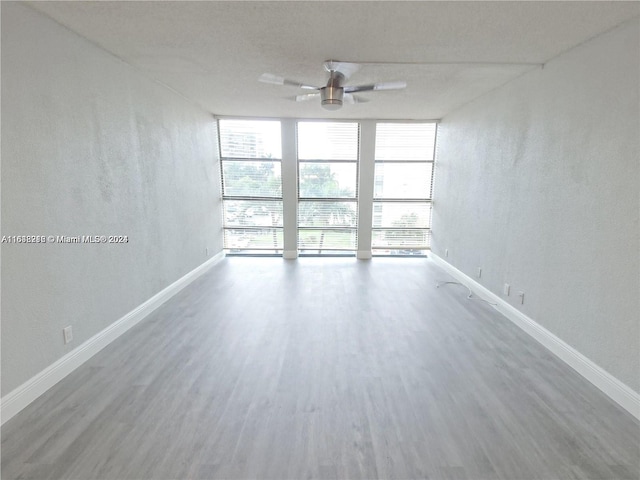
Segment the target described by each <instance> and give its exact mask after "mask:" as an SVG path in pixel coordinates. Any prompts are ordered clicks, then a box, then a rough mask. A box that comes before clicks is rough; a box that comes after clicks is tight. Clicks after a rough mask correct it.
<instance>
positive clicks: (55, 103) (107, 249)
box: [2, 2, 222, 396]
mask: <svg viewBox="0 0 640 480" xmlns="http://www.w3.org/2000/svg"><path fill="white" fill-rule="evenodd" d="M218 168H219V160H218V153H217V146H216V133H215V124H214V121H213V117H212V116H211V115H210V114H209V113H207V112H204V111H203V110H200V109H198V108H196V107H194V106H192V105H190V104H189V103H187V102H186V101H185V100H183V99H182V98H180V97H179V96H177V95H176V94H174V93H172V92H171V91H169V90H167V89H166V88H164V87H162V86H159V85H157V84H155V83H153V82H151V81H149V80H147V79H146V78H144V77H142V76H141V75H139V74H138V73H136V71H134V70H133V69H132V68H130V67H129V66H127V65H126V64H124V63H123V62H121V61H119V60H117V59H115V58H114V57H112V56H111V55H109V54H108V53H106V52H105V51H103V50H101V49H99V48H97V47H96V46H94V45H93V44H91V43H89V42H87V41H85V40H84V39H82V38H80V37H79V36H77V35H75V34H74V33H72V32H70V31H69V30H67V29H65V28H63V27H61V26H60V25H58V24H57V23H55V22H53V21H51V20H50V19H48V18H46V17H44V16H42V15H41V14H39V13H37V12H35V11H33V10H31V9H30V8H29V7H27V6H24V5H19V4H13V3H7V2H2V234H3V235H110V234H118V235H128V237H129V243H127V244H123V245H88V244H80V245H76V244H71V245H62V244H51V243H47V244H44V245H9V244H4V245H2V395H3V396H4V395H5V394H7V393H8V392H10V391H11V390H13V389H14V388H16V387H18V386H19V385H20V384H22V383H23V382H25V381H26V380H28V379H29V378H31V377H32V376H33V375H35V374H36V373H38V372H40V371H41V370H43V369H44V368H45V367H47V366H48V365H50V364H51V363H53V362H54V361H55V360H57V359H58V358H60V357H62V356H63V355H64V354H65V353H67V352H69V351H70V350H71V349H73V348H74V347H76V346H78V345H80V344H81V343H82V342H84V341H85V340H87V339H89V338H90V337H91V336H93V335H94V334H96V333H97V332H99V331H101V330H102V329H104V328H105V327H107V326H109V325H110V324H112V323H113V322H114V321H116V320H117V319H119V318H120V317H121V316H123V315H124V314H126V313H127V312H129V311H131V310H132V309H134V308H135V307H137V306H138V305H140V304H141V303H142V302H144V301H145V300H147V299H149V298H150V297H151V296H153V295H154V294H156V293H157V292H159V291H160V290H162V289H163V288H164V287H166V286H168V285H169V284H171V283H172V282H174V281H175V280H177V279H178V278H180V277H181V276H183V275H184V274H186V273H187V272H189V271H191V270H193V269H194V268H195V267H197V266H199V265H200V264H202V263H203V262H205V261H206V259H207V256H206V253H205V249H207V248H208V250H209V257H211V256H212V255H214V254H216V253H217V252H219V251H221V249H222V234H221V218H220V217H221V213H220V210H221V209H220V204H219V197H220V191H219V174H218ZM66 325H72V326H73V331H74V337H75V338H74V341H73V342H72V343H70V344H68V345H64V344H63V340H62V338H63V337H62V328H63V327H64V326H66Z"/></svg>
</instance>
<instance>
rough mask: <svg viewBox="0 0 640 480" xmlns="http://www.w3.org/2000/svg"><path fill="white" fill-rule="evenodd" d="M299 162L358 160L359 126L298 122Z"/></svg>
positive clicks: (341, 123) (353, 124)
mask: <svg viewBox="0 0 640 480" xmlns="http://www.w3.org/2000/svg"><path fill="white" fill-rule="evenodd" d="M298 160H333V161H336V160H352V161H355V160H358V124H357V123H355V122H298Z"/></svg>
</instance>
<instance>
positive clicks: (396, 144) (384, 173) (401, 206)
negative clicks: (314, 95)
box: [218, 119, 435, 255]
mask: <svg viewBox="0 0 640 480" xmlns="http://www.w3.org/2000/svg"><path fill="white" fill-rule="evenodd" d="M218 127H219V129H218V131H219V141H220V142H219V144H220V156H221V167H222V168H221V173H222V192H223V228H224V245H225V249H226V251H227V252H229V253H243V254H247V253H249V254H250V253H256V254H282V252H283V249H284V245H283V199H282V144H281V123H280V121H277V120H240V119H219V121H218ZM359 134H360V126H359V124H358V122H354V121H349V122H347V121H345V122H336V121H331V122H327V121H299V122H297V124H296V135H297V142H296V145H297V150H296V154H297V159H296V160H297V175H298V184H297V191H298V206H297V246H296V249H297V251H298V252H299V253H300V254H301V255H304V254H311V255H316V254H330V255H336V254H338V255H339V254H343V255H344V254H347V255H353V254H354V253H355V251H356V249H357V246H358V201H359V199H358V196H357V192H358V181H359V180H358V179H359ZM434 142H435V124H433V123H397V122H395V123H378V124H377V125H376V143H375V162H374V165H375V167H374V168H375V171H374V172H371V170H369V172H370V173H369V175H371V174H373V175H374V180H373V181H374V196H373V218H372V221H373V228H372V230H371V231H370V232H367V235H371V239H372V249H373V253H374V254H377V255H413V254H422V253H424V251H425V250H426V249H428V248H429V237H430V223H431V183H432V181H431V177H432V172H433V168H432V167H433V150H434ZM369 168H370V169H371V167H369ZM370 178H371V177H370ZM369 201H371V199H370V200H369ZM291 211H292V212H293V210H291Z"/></svg>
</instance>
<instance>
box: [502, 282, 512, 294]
mask: <svg viewBox="0 0 640 480" xmlns="http://www.w3.org/2000/svg"><path fill="white" fill-rule="evenodd" d="M510 291H511V286H510V285H509V284H508V283H505V284H504V287H502V293H503V294H505V295H506V296H507V297H508V296H509V292H510Z"/></svg>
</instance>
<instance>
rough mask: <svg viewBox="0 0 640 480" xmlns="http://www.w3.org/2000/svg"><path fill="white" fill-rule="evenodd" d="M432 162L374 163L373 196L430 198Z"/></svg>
mask: <svg viewBox="0 0 640 480" xmlns="http://www.w3.org/2000/svg"><path fill="white" fill-rule="evenodd" d="M432 168H433V164H432V163H376V167H375V177H374V187H373V198H431V170H432Z"/></svg>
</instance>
